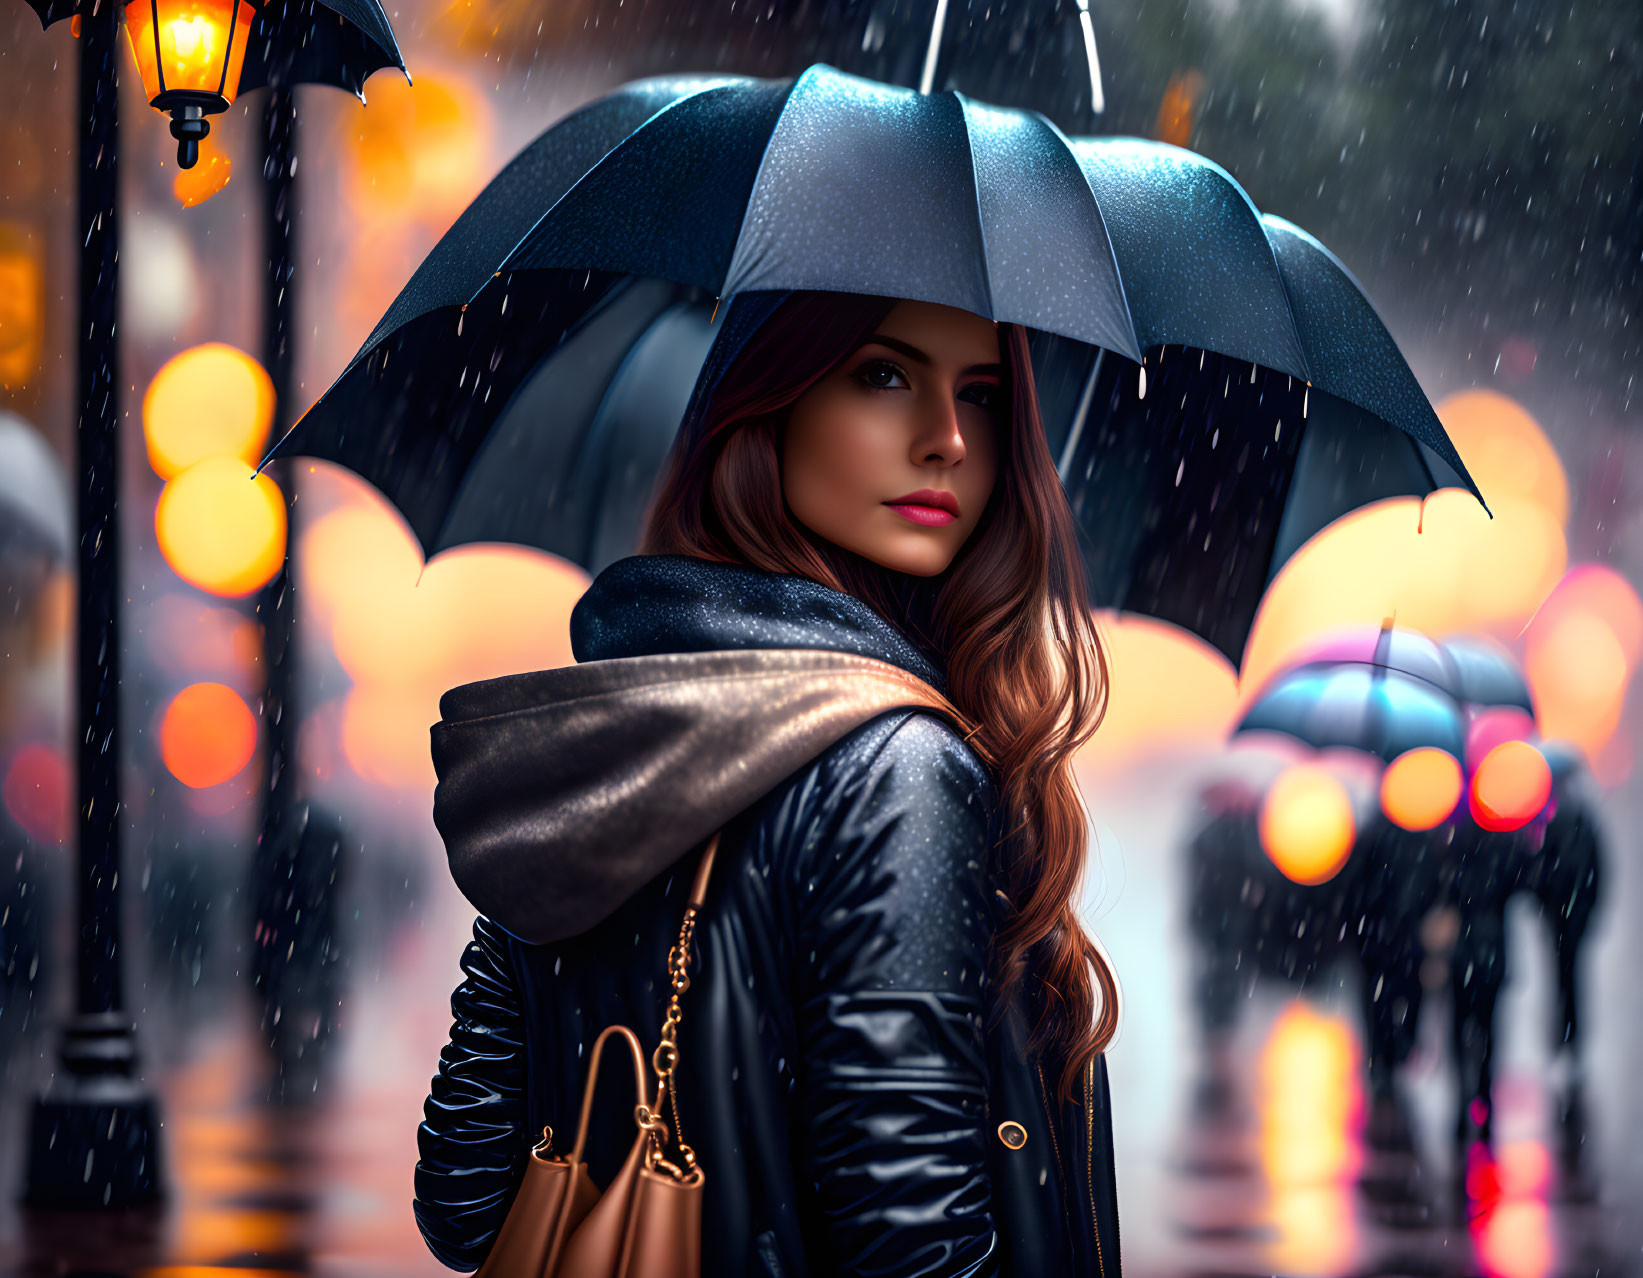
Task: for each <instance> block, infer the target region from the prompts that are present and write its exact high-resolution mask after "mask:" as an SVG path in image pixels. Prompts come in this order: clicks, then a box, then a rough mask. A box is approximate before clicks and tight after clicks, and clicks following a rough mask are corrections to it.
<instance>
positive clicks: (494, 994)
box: [412, 917, 530, 1270]
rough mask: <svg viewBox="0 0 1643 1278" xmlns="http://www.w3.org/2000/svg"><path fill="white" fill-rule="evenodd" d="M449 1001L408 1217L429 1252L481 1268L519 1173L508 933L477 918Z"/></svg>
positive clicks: (519, 1086)
mask: <svg viewBox="0 0 1643 1278" xmlns="http://www.w3.org/2000/svg"><path fill="white" fill-rule="evenodd" d="M462 971H463V973H464V976H465V979H464V980H463V982H462V984H460V985H458V986H457V987H456V992H455V993H454V994H452V995H451V1015H452V1016H453V1017H454V1018H455V1021H454V1023H453V1024H452V1026H451V1039H450V1042H449V1043H447V1044H446V1045H445V1046H444V1048H442V1049H441V1050H440V1053H439V1073H438V1074H436V1075H435V1076H434V1079H433V1083H432V1086H431V1088H430V1089H429V1094H428V1099H427V1101H426V1102H425V1103H424V1104H423V1107H422V1113H423V1121H422V1124H421V1126H420V1127H418V1128H417V1151H418V1154H419V1155H420V1157H419V1159H418V1161H417V1165H416V1199H415V1202H414V1203H413V1204H412V1210H413V1212H414V1213H415V1215H416V1223H417V1227H418V1228H419V1229H421V1230H422V1237H423V1239H424V1240H425V1241H426V1242H427V1244H428V1249H429V1250H430V1251H432V1252H433V1254H434V1255H435V1256H436V1257H438V1259H439V1260H440V1261H441V1263H443V1264H445V1265H448V1266H450V1267H451V1268H452V1269H463V1270H471V1269H477V1268H479V1266H480V1264H482V1263H483V1262H484V1259H485V1256H486V1255H487V1254H488V1253H489V1251H490V1248H491V1244H492V1243H493V1242H494V1241H495V1239H496V1235H497V1232H498V1231H499V1230H500V1229H501V1228H502V1221H503V1219H504V1218H505V1217H506V1216H507V1214H508V1208H509V1206H510V1205H511V1204H512V1202H513V1197H514V1194H515V1192H516V1191H517V1190H518V1188H519V1182H520V1180H521V1178H522V1176H523V1174H524V1166H525V1158H526V1156H527V1155H528V1153H529V1150H530V1140H529V1139H528V1136H527V1133H526V1131H525V1096H524V1087H525V1050H524V1034H523V1022H522V1017H521V1014H520V1009H519V1001H518V997H517V995H516V993H515V988H514V980H513V970H512V967H511V965H510V963H509V961H508V949H507V938H506V933H504V932H503V931H502V929H501V928H499V927H498V926H497V925H496V924H495V923H492V922H491V921H490V920H489V919H487V918H484V917H480V918H477V919H475V920H474V939H473V941H472V942H471V943H470V944H469V945H468V947H467V949H466V950H465V951H463V954H462Z"/></svg>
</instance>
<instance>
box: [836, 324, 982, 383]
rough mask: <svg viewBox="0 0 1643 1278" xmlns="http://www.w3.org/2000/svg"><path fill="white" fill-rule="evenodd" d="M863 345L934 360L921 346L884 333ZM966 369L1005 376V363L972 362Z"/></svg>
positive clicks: (919, 359)
mask: <svg viewBox="0 0 1643 1278" xmlns="http://www.w3.org/2000/svg"><path fill="white" fill-rule="evenodd" d="M863 345H872V346H888V347H889V348H890V349H891V350H893V351H896V352H898V353H899V354H902V355H905V356H906V357H907V358H908V359H910V360H912V361H913V362H914V363H917V364H924V365H926V366H928V365H929V364H931V363H932V362H933V361H932V360H931V359H930V357H929V356H928V355H927V354H925V353H924V352H923V351H921V350H919V348H918V347H916V346H914V345H913V344H912V343H911V342H904V341H902V340H901V339H900V338H899V337H886V336H885V335H884V334H883V333H874V334H873V335H872V336H871V337H869V338H868V339H867V341H866V342H864V343H863ZM964 371H965V372H966V373H969V374H980V375H981V376H983V377H1003V376H1004V365H1002V364H971V365H970V367H968V368H967V369H965V370H964Z"/></svg>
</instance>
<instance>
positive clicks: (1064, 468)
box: [1055, 346, 1107, 484]
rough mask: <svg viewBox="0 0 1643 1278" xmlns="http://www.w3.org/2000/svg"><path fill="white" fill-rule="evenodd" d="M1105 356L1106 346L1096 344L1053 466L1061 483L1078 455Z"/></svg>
mask: <svg viewBox="0 0 1643 1278" xmlns="http://www.w3.org/2000/svg"><path fill="white" fill-rule="evenodd" d="M1106 358H1107V349H1106V347H1104V346H1097V347H1096V348H1095V361H1094V362H1093V363H1092V364H1091V365H1090V374H1089V376H1088V377H1086V378H1085V379H1084V390H1083V393H1082V394H1080V395H1079V397H1078V411H1077V412H1076V413H1074V414H1073V425H1072V429H1071V430H1070V431H1068V432H1067V442H1066V445H1065V446H1064V447H1063V448H1062V449H1061V461H1060V463H1059V464H1058V465H1057V466H1056V468H1055V469H1056V473H1057V474H1059V475H1060V477H1061V482H1062V483H1063V484H1065V483H1066V482H1067V474H1068V471H1069V469H1070V468H1071V466H1072V464H1073V458H1074V457H1076V456H1077V455H1078V444H1079V441H1080V440H1081V439H1082V438H1083V437H1084V423H1085V422H1087V421H1089V419H1090V404H1091V403H1092V402H1093V401H1094V399H1095V383H1096V380H1097V379H1098V378H1099V377H1100V376H1101V364H1102V362H1103V361H1104V360H1105V359H1106Z"/></svg>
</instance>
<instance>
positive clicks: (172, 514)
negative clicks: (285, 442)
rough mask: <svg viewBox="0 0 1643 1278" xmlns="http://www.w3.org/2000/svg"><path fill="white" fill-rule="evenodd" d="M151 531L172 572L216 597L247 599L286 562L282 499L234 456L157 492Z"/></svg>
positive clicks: (193, 469)
mask: <svg viewBox="0 0 1643 1278" xmlns="http://www.w3.org/2000/svg"><path fill="white" fill-rule="evenodd" d="M154 533H155V537H156V540H157V541H158V542H159V546H160V553H161V554H163V555H164V556H165V561H166V563H168V564H170V565H171V570H172V571H173V572H175V573H176V574H177V575H178V576H179V577H181V578H182V579H183V580H184V581H186V582H188V583H189V585H191V586H198V587H199V588H200V589H201V590H205V591H209V592H210V593H211V594H214V595H229V596H236V595H248V594H250V593H251V592H252V591H253V590H256V589H257V588H258V587H260V586H262V585H264V584H266V583H267V582H269V581H271V580H272V579H273V576H274V574H275V573H277V572H278V571H279V570H280V567H281V565H282V564H284V562H285V499H284V497H283V496H281V494H280V490H279V486H278V485H277V484H275V483H274V481H273V480H272V479H270V478H268V476H267V475H256V476H254V477H253V474H252V470H251V467H249V466H247V465H246V464H245V463H244V462H242V461H240V460H239V459H238V458H237V457H208V458H206V459H205V460H204V461H202V462H199V463H197V464H195V465H193V466H190V467H189V468H188V469H187V470H185V471H184V472H183V473H182V474H180V475H178V476H177V477H176V478H175V479H173V480H172V481H171V482H170V483H168V484H167V485H166V486H165V489H164V490H163V491H162V492H161V493H160V502H159V505H158V506H156V507H155V509H154Z"/></svg>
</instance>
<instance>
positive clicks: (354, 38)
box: [29, 0, 410, 98]
mask: <svg viewBox="0 0 1643 1278" xmlns="http://www.w3.org/2000/svg"><path fill="white" fill-rule="evenodd" d="M84 3H85V0H29V7H30V8H32V9H33V10H34V11H35V13H37V14H38V15H39V16H40V24H41V25H42V26H46V27H49V26H51V24H52V23H54V22H60V21H61V20H62V19H64V18H69V17H73V16H74V15H75V14H77V13H79V12H80V9H81V7H82V6H83V4H84ZM383 67H398V68H399V69H400V70H401V71H405V59H404V57H403V56H402V55H401V54H400V52H399V42H398V41H397V40H396V39H395V38H394V29H393V26H392V25H391V24H390V23H389V21H388V15H387V13H386V11H384V9H383V7H382V5H381V4H380V3H379V0H264V3H262V4H261V5H260V6H259V7H258V8H257V16H256V20H255V21H254V22H253V23H252V26H251V31H250V33H249V36H248V38H247V40H246V45H245V63H244V65H243V66H242V68H241V70H240V87H239V91H240V92H241V93H249V92H251V90H253V89H261V88H265V87H274V88H279V87H282V86H285V85H292V84H329V85H334V86H336V87H337V88H341V89H347V90H348V91H349V92H350V93H353V94H356V95H357V96H359V97H361V98H363V97H364V85H365V81H366V80H367V79H368V78H369V77H370V76H371V74H372V73H373V72H376V71H380V70H382V68H383ZM405 78H406V79H407V80H409V79H410V73H409V72H406V75H405Z"/></svg>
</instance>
